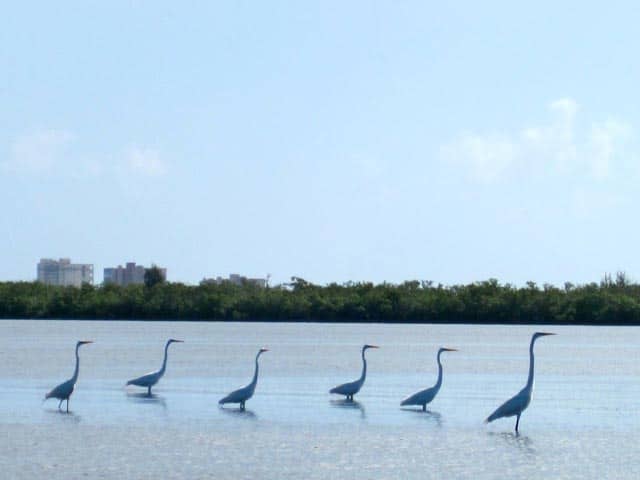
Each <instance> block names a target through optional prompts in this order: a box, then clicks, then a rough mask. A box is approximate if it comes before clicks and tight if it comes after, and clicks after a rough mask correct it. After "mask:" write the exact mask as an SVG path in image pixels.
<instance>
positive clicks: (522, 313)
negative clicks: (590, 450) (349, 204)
mask: <svg viewBox="0 0 640 480" xmlns="http://www.w3.org/2000/svg"><path fill="white" fill-rule="evenodd" d="M158 273H159V272H158ZM0 318H78V319H174V320H260V321H333V322H424V323H566V324H598V325H604V324H619V325H634V324H640V285H637V284H634V283H632V282H630V281H629V279H627V278H626V276H624V275H623V274H618V275H617V276H616V278H615V279H612V278H611V277H605V278H604V280H603V281H602V282H600V284H596V283H590V284H587V285H573V284H569V283H567V284H565V285H563V286H562V287H561V288H558V287H554V286H553V285H543V286H542V287H540V286H538V285H536V284H535V283H533V282H528V283H527V284H526V285H525V286H524V287H520V288H518V287H515V286H513V285H510V284H500V283H499V282H498V281H497V280H495V279H489V280H486V281H482V282H475V283H471V284H468V285H453V286H443V285H434V283H433V282H428V281H422V282H419V281H408V282H404V283H402V284H398V285H395V284H388V283H384V284H380V285H375V284H373V283H367V282H362V283H353V282H349V283H346V284H336V283H331V284H329V285H326V286H319V285H314V284H313V283H310V282H307V281H306V280H303V279H301V278H298V277H294V278H292V281H291V283H289V284H286V285H279V286H276V287H268V288H261V287H259V286H256V285H253V284H245V285H234V284H231V283H229V282H224V283H222V284H219V285H218V284H207V285H199V286H188V285H184V284H181V283H167V282H164V281H163V279H162V276H161V275H160V281H158V277H153V279H152V278H150V281H149V282H147V284H146V285H129V286H127V287H120V286H117V285H113V284H109V285H105V286H102V287H93V286H91V285H83V286H82V287H81V288H74V287H53V286H47V285H44V284H41V283H35V282H33V283H32V282H0Z"/></svg>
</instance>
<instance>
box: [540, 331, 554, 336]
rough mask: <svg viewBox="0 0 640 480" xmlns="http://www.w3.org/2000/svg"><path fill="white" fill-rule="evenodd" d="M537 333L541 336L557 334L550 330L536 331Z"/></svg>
mask: <svg viewBox="0 0 640 480" xmlns="http://www.w3.org/2000/svg"><path fill="white" fill-rule="evenodd" d="M538 334H539V335H541V336H545V335H557V333H551V332H538Z"/></svg>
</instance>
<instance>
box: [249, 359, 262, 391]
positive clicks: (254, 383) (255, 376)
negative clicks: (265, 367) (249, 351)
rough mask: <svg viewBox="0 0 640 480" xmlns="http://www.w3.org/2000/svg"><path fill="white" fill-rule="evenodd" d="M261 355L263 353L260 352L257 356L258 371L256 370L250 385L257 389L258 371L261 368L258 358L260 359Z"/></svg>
mask: <svg viewBox="0 0 640 480" xmlns="http://www.w3.org/2000/svg"><path fill="white" fill-rule="evenodd" d="M260 353H261V352H259V353H258V354H257V355H256V369H255V370H254V372H253V380H251V384H250V385H251V386H252V387H255V386H256V384H257V383H258V370H259V367H258V358H260Z"/></svg>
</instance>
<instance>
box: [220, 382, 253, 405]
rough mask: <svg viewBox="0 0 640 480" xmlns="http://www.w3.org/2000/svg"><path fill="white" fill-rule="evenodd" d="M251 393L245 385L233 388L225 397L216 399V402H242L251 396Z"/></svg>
mask: <svg viewBox="0 0 640 480" xmlns="http://www.w3.org/2000/svg"><path fill="white" fill-rule="evenodd" d="M252 394H253V392H252V391H251V389H250V386H249V385H247V386H246V387H242V388H239V389H238V390H234V391H233V392H231V393H230V394H229V395H227V396H226V397H224V398H222V399H220V400H219V401H218V403H219V404H221V405H222V404H223V403H240V402H244V401H246V400H248V399H249V398H251V395H252Z"/></svg>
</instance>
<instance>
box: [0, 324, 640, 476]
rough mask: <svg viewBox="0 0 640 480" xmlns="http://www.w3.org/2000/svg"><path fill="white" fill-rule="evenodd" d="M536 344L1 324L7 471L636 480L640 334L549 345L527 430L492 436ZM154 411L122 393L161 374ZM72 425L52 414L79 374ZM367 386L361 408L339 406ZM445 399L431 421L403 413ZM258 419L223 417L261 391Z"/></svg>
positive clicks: (364, 331)
mask: <svg viewBox="0 0 640 480" xmlns="http://www.w3.org/2000/svg"><path fill="white" fill-rule="evenodd" d="M536 329H539V328H538V327H528V326H517V327H505V326H489V327H485V326H482V327H480V326H468V325H455V326H435V325H399V326H392V325H324V324H282V323H273V324H230V323H227V324H218V323H172V322H163V323H144V322H71V321H67V322H57V321H0V330H1V333H2V334H1V335H0V359H1V361H0V471H1V472H2V473H3V477H4V478H37V477H40V478H41V477H44V476H45V475H46V476H47V477H48V478H54V479H58V478H60V479H62V478H80V477H82V476H84V477H86V478H123V475H126V476H128V477H129V478H218V479H224V478H234V479H237V478H247V479H249V478H251V479H256V478H273V479H283V478H330V477H331V478H346V477H347V476H348V478H350V479H371V478H504V477H509V478H513V477H515V476H516V475H518V476H520V477H521V478H594V479H595V478H602V477H606V478H638V476H639V475H640V467H639V466H638V463H637V457H638V454H640V415H638V405H639V404H640V400H639V398H640V397H639V393H640V387H639V386H638V381H637V379H638V378H639V376H640V363H639V362H637V361H636V358H637V349H638V348H640V329H637V328H619V327H616V328H598V327H553V328H547V329H548V330H551V331H554V332H556V333H558V334H559V335H558V336H556V337H545V338H542V339H540V340H539V341H538V342H537V344H536V360H537V362H536V390H535V393H534V398H533V401H532V403H531V406H530V407H529V409H528V410H527V411H526V412H525V413H524V415H523V417H522V420H521V423H520V430H521V432H520V433H521V434H520V436H514V435H513V433H512V432H513V427H514V423H515V422H514V419H503V420H498V421H496V422H494V423H492V424H490V425H484V424H483V423H482V421H483V419H484V418H485V417H486V416H487V415H488V414H489V413H491V411H492V410H493V409H494V408H495V407H497V406H498V405H499V404H500V403H501V402H502V401H504V400H506V399H507V398H508V397H510V396H511V395H513V394H514V393H516V392H517V391H518V390H519V389H520V388H522V386H523V385H524V383H525V382H526V376H527V369H528V350H527V349H528V345H529V340H530V336H531V333H533V332H534V331H535V330H536ZM169 337H174V338H181V339H184V340H185V343H184V344H174V345H172V346H171V347H170V350H169V362H168V367H167V373H166V375H165V377H164V378H163V379H162V380H161V381H160V383H159V384H158V385H157V386H156V388H155V389H154V391H155V394H156V395H155V397H153V398H151V399H148V398H144V397H142V396H140V395H139V394H140V393H141V392H142V391H143V390H142V389H136V388H134V387H127V389H125V388H123V385H124V383H125V382H126V380H127V379H129V378H132V377H135V376H138V375H141V374H143V373H146V372H148V371H150V370H155V369H157V368H159V366H160V364H161V361H162V353H163V347H164V343H165V341H166V339H167V338H169ZM78 339H91V340H94V341H95V342H96V343H95V344H92V345H88V346H85V347H82V348H81V351H80V356H81V366H80V379H79V381H78V384H77V386H76V392H75V393H74V394H73V396H72V398H71V402H70V409H71V411H72V413H70V414H62V413H59V412H58V411H57V409H56V407H57V401H55V400H49V401H48V402H46V403H42V398H43V396H44V394H45V393H46V392H47V391H48V390H50V389H51V387H53V386H55V385H56V384H58V383H60V382H61V381H63V380H65V379H67V378H69V377H70V376H71V374H72V373H73V364H74V357H73V349H74V346H75V341H76V340H78ZM363 343H375V344H378V345H380V346H381V349H380V350H372V351H369V352H368V354H367V358H368V360H369V372H368V377H367V382H366V384H365V386H364V387H363V389H362V390H361V392H360V394H359V395H358V396H357V397H356V398H357V400H358V402H357V403H356V404H354V405H352V406H345V405H343V404H341V403H339V402H336V401H335V400H337V398H336V399H334V398H332V396H330V395H329V394H328V390H329V388H331V387H332V386H334V385H336V384H337V383H342V382H345V381H349V380H354V379H356V378H357V377H358V376H359V374H360V368H361V363H360V358H359V353H360V347H361V345H362V344H363ZM441 345H442V346H449V347H453V348H459V349H460V351H459V352H455V353H450V354H444V355H443V363H444V370H445V376H444V385H443V387H442V389H441V391H440V394H439V395H438V397H437V398H436V399H435V401H434V402H433V403H432V404H431V410H432V412H431V413H426V414H425V413H422V412H417V411H411V410H409V411H407V410H403V409H400V408H399V405H398V404H399V402H400V400H401V399H402V398H403V397H405V396H406V395H408V394H410V393H413V392H415V391H417V390H419V389H422V388H425V387H427V386H430V385H432V384H433V383H434V382H435V377H436V372H437V368H436V364H435V353H436V351H437V348H438V347H439V346H441ZM261 346H267V347H268V348H269V349H270V350H271V351H270V352H267V353H265V354H264V355H263V356H262V358H261V376H260V380H259V383H258V387H257V389H256V395H255V397H254V398H253V399H251V400H250V401H249V402H248V403H247V411H246V412H238V411H237V410H235V409H220V408H218V406H217V400H218V399H219V398H220V397H222V396H223V395H224V394H226V393H227V392H229V391H230V390H232V389H235V388H237V387H240V386H242V385H244V384H246V383H247V382H248V381H249V380H250V378H251V376H252V374H253V359H254V356H255V353H256V351H257V350H258V348H259V347H261Z"/></svg>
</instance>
